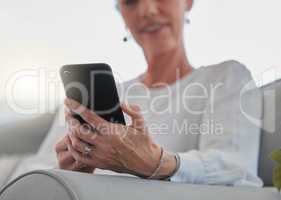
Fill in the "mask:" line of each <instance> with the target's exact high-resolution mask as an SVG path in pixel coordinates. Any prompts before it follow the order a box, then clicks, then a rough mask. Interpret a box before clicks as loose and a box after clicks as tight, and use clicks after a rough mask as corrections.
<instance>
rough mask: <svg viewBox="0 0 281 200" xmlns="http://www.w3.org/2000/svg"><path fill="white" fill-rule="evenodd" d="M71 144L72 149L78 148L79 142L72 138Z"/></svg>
mask: <svg viewBox="0 0 281 200" xmlns="http://www.w3.org/2000/svg"><path fill="white" fill-rule="evenodd" d="M72 146H73V148H74V149H79V148H80V143H79V142H78V141H77V140H74V141H73V143H72Z"/></svg>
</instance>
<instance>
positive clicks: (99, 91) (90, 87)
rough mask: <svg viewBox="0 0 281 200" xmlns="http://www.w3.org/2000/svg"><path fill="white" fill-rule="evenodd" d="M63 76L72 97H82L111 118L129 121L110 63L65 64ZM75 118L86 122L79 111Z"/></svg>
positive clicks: (106, 117) (118, 121)
mask: <svg viewBox="0 0 281 200" xmlns="http://www.w3.org/2000/svg"><path fill="white" fill-rule="evenodd" d="M60 76H61V79H62V82H63V85H64V89H65V93H66V96H67V97H68V98H70V99H74V100H76V101H78V102H79V103H80V104H82V105H84V106H85V107H87V108H88V109H90V110H92V111H94V112H95V113H96V114H97V115H99V116H100V117H102V118H103V119H105V120H107V121H109V122H112V123H120V124H124V125H125V124H126V123H125V119H124V115H123V112H122V109H121V107H120V102H119V96H118V92H117V88H116V84H115V80H114V76H113V73H112V69H111V67H110V66H109V65H108V64H104V63H96V64H75V65H64V66H63V67H62V68H61V69H60ZM74 118H76V119H77V120H79V121H80V123H81V124H84V123H86V122H85V121H84V120H83V119H82V117H81V116H79V115H78V114H75V115H74Z"/></svg>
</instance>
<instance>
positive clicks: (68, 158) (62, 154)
mask: <svg viewBox="0 0 281 200" xmlns="http://www.w3.org/2000/svg"><path fill="white" fill-rule="evenodd" d="M70 143H71V141H70V138H69V135H68V134H66V136H65V137H64V138H63V139H62V140H61V141H59V142H58V143H57V144H56V146H55V150H56V154H57V160H58V166H59V168H60V169H64V170H71V171H79V172H86V173H93V171H94V168H93V167H90V166H87V165H85V164H84V163H81V162H78V161H76V160H75V159H74V157H73V156H72V154H71V152H70V151H69V150H68V148H67V144H70Z"/></svg>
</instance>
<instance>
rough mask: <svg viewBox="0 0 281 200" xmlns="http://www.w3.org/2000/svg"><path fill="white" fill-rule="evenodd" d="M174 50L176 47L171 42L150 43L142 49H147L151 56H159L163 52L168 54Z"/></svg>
mask: <svg viewBox="0 0 281 200" xmlns="http://www.w3.org/2000/svg"><path fill="white" fill-rule="evenodd" d="M175 48H176V45H175V44H174V43H172V42H162V43H153V44H152V43H150V44H149V45H146V47H145V48H144V49H147V51H149V52H150V53H151V54H153V55H161V54H164V53H165V52H169V51H171V50H173V49H175Z"/></svg>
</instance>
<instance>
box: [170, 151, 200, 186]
mask: <svg viewBox="0 0 281 200" xmlns="http://www.w3.org/2000/svg"><path fill="white" fill-rule="evenodd" d="M179 157H180V167H179V169H178V171H177V172H176V173H175V174H174V175H173V176H172V177H171V178H170V181H171V182H182V183H192V184H202V183H203V182H204V176H205V170H204V166H203V163H202V160H201V159H200V157H199V155H198V153H197V151H194V150H193V151H189V152H187V153H179Z"/></svg>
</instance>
